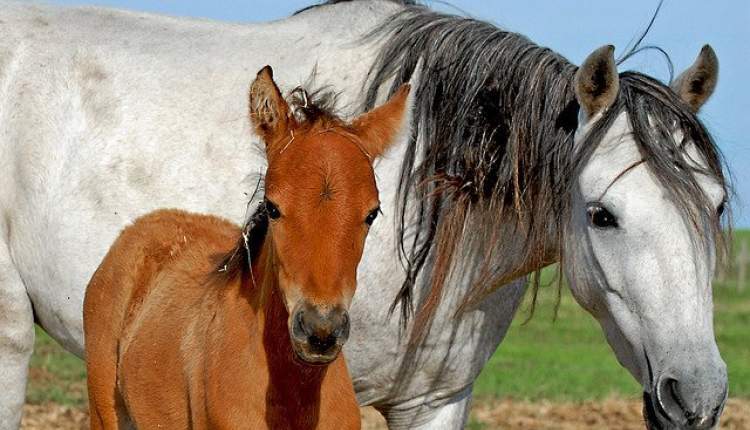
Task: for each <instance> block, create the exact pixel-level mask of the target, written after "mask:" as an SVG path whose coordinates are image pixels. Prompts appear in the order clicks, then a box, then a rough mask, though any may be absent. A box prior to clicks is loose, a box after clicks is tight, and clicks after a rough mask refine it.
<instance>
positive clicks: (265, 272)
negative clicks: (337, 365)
mask: <svg viewBox="0 0 750 430" xmlns="http://www.w3.org/2000/svg"><path fill="white" fill-rule="evenodd" d="M271 246H272V245H271V240H268V239H267V240H266V241H265V243H264V245H263V247H262V249H261V251H260V253H259V255H258V258H257V259H256V261H254V262H253V263H252V267H251V271H250V272H246V273H245V275H244V276H243V281H242V284H243V288H248V289H249V291H250V296H249V300H250V303H251V305H252V306H253V307H254V308H255V309H256V312H257V316H258V329H259V330H260V332H261V333H260V334H261V335H260V336H259V338H260V339H262V350H263V351H264V353H265V355H266V363H267V365H268V372H269V386H268V392H267V394H266V399H267V404H268V407H269V409H273V408H274V407H279V408H281V410H280V411H278V414H274V413H269V414H268V416H267V419H268V420H270V422H269V424H273V422H274V420H276V419H283V420H287V419H292V418H294V417H304V416H307V417H308V418H310V417H313V416H317V415H316V414H317V410H318V407H319V402H320V389H321V385H322V382H323V378H324V376H325V374H326V370H327V366H310V365H306V364H302V363H301V362H300V361H298V359H296V356H295V354H294V351H293V350H292V344H291V339H290V338H289V330H288V327H287V320H288V319H289V312H288V311H287V309H286V305H285V304H284V299H283V297H282V296H281V293H280V290H279V276H278V273H277V269H276V268H277V267H278V265H277V264H275V261H274V258H275V257H274V253H273V251H272V250H271ZM251 274H252V276H251ZM290 399H299V400H300V401H299V402H296V403H295V405H296V407H298V408H301V409H302V411H296V412H293V411H290V410H289V409H288V408H289V407H290V403H294V402H290ZM275 405H276V406H275ZM277 424H279V426H275V425H271V426H270V427H271V428H276V427H284V425H281V422H277ZM293 427H294V428H303V426H301V425H300V426H293Z"/></svg>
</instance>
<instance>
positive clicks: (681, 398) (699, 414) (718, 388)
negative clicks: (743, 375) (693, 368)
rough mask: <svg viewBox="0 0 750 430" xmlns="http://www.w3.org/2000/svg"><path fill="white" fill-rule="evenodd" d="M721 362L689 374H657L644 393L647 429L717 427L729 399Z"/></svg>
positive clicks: (696, 429)
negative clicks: (650, 387)
mask: <svg viewBox="0 0 750 430" xmlns="http://www.w3.org/2000/svg"><path fill="white" fill-rule="evenodd" d="M721 364H722V365H721V366H716V367H714V368H711V369H708V370H706V371H704V372H690V373H689V375H690V377H688V376H687V374H686V375H685V376H684V378H680V377H672V376H665V375H662V376H660V377H659V378H657V379H656V380H655V381H654V383H653V387H652V391H651V393H648V392H644V393H643V417H644V418H645V420H646V426H647V427H648V429H649V430H667V429H688V430H709V429H713V428H715V427H717V426H718V424H719V417H720V416H721V413H722V411H723V410H724V404H725V403H726V400H727V376H726V375H727V373H726V367H725V366H724V364H723V362H722V363H721ZM668 375H669V374H668Z"/></svg>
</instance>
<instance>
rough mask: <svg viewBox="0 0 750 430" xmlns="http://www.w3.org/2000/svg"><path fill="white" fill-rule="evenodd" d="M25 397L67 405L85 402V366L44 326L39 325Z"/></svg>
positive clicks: (33, 401)
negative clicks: (51, 336) (47, 332)
mask: <svg viewBox="0 0 750 430" xmlns="http://www.w3.org/2000/svg"><path fill="white" fill-rule="evenodd" d="M29 375H30V378H29V386H28V387H27V389H26V401H27V402H29V403H34V404H41V403H47V402H55V403H59V404H62V405H68V406H81V405H84V404H86V402H87V397H86V366H85V364H84V363H83V361H82V360H81V359H79V358H78V357H76V356H74V355H73V354H71V353H69V352H67V351H66V350H64V349H63V348H62V347H61V346H60V345H58V344H57V342H55V341H54V340H52V338H50V337H49V336H48V335H47V334H46V333H45V332H44V331H43V330H42V329H40V328H39V327H37V328H36V345H35V347H34V355H33V356H32V357H31V367H30V369H29Z"/></svg>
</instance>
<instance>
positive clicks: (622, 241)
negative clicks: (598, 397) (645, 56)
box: [0, 0, 727, 429]
mask: <svg viewBox="0 0 750 430" xmlns="http://www.w3.org/2000/svg"><path fill="white" fill-rule="evenodd" d="M334 3H336V4H329V5H323V6H318V7H312V8H309V9H307V10H304V11H301V12H300V13H298V14H296V15H295V16H292V17H290V18H288V19H284V20H281V21H276V22H272V23H268V24H259V25H247V26H243V25H233V24H220V23H214V22H208V21H198V20H188V19H174V18H167V17H160V16H153V15H145V14H138V13H129V12H119V11H110V10H106V9H96V8H79V9H63V8H55V7H47V6H44V7H42V6H33V5H29V4H26V3H2V4H0V34H2V37H1V38H0V166H1V169H0V172H2V177H3V180H2V181H0V215H2V216H0V357H1V358H2V359H1V360H0V386H2V387H3V390H2V391H1V392H0V427H1V428H3V429H5V428H14V427H16V426H17V425H18V423H19V420H20V415H21V410H22V404H23V401H24V387H25V384H26V378H27V365H28V360H29V357H30V355H31V352H32V348H33V343H34V323H35V322H37V323H38V324H40V325H41V326H42V327H43V328H44V329H45V330H46V331H47V332H48V333H50V334H51V335H52V336H53V337H54V338H55V339H57V340H58V341H59V342H60V343H61V344H62V345H64V346H65V347H66V348H67V349H68V350H70V351H72V352H74V353H75V354H77V355H79V356H82V355H83V353H84V351H83V348H82V347H83V331H82V317H81V307H82V302H83V294H84V288H85V286H86V284H87V282H88V280H89V278H90V276H91V274H92V272H93V271H94V269H95V268H96V267H97V265H98V264H99V262H100V260H101V258H102V257H103V256H104V254H105V253H106V251H107V249H108V248H109V246H110V244H111V242H112V241H113V240H114V238H115V237H116V235H117V234H118V232H119V231H120V230H121V229H122V228H123V227H124V226H126V225H128V223H130V222H131V221H132V220H133V219H135V218H136V217H137V216H139V215H141V214H143V213H145V212H148V211H151V210H153V209H156V208H160V207H178V208H183V209H187V210H192V211H200V212H207V213H212V214H217V215H222V216H225V217H228V218H230V219H233V220H235V221H237V222H238V223H240V222H241V221H242V220H243V216H244V207H245V205H244V202H245V200H246V199H247V197H246V196H245V193H248V192H250V191H251V190H252V188H253V186H254V185H255V183H256V177H257V176H256V174H257V173H258V172H260V171H262V170H263V163H264V161H263V157H262V152H260V151H259V150H258V149H257V147H256V145H254V144H253V142H255V143H257V141H258V137H257V136H255V135H254V134H253V133H252V131H251V130H250V129H249V127H248V126H247V124H248V121H247V120H246V118H245V109H246V105H245V103H246V100H245V97H244V94H246V93H247V86H248V82H249V81H250V79H251V77H252V75H253V73H254V71H255V70H257V69H259V68H260V66H262V65H264V64H271V65H273V66H274V68H276V69H277V70H279V71H280V73H279V76H277V78H278V80H279V82H280V83H282V84H283V85H285V86H286V87H287V89H291V88H293V87H295V86H296V85H297V84H299V83H302V82H303V81H304V80H306V79H307V78H308V77H309V75H310V73H311V70H315V78H316V82H317V83H318V84H319V85H320V86H330V87H331V88H334V89H335V90H337V91H340V94H339V107H340V108H341V109H342V110H343V111H344V113H347V114H355V113H357V112H360V111H361V110H363V109H365V108H367V107H368V106H372V105H373V104H375V103H377V102H379V101H380V100H384V99H385V98H386V97H387V96H388V95H389V93H392V92H393V91H394V89H395V88H397V87H398V86H399V85H400V84H401V83H403V82H407V81H411V83H412V85H413V88H414V90H413V93H412V96H411V100H410V109H411V115H412V117H411V118H412V120H411V122H410V124H411V127H410V128H411V129H410V130H409V132H408V133H405V134H404V137H403V139H402V140H401V142H400V144H398V145H397V146H396V147H395V148H394V149H393V150H392V151H391V152H390V153H389V154H388V155H387V156H386V157H385V159H383V160H382V161H381V162H380V163H379V164H378V166H377V175H378V179H379V184H378V186H379V188H380V190H381V200H382V207H383V211H384V215H383V217H382V219H379V220H378V222H377V223H375V225H374V227H373V229H372V231H371V233H370V237H369V239H368V242H367V247H366V250H365V255H364V258H363V261H362V264H361V266H360V272H359V285H360V288H359V290H358V292H357V296H356V297H355V300H354V303H353V307H354V308H353V310H352V315H356V316H357V318H358V319H356V320H354V321H352V337H351V340H350V342H349V343H348V345H347V351H346V353H347V357H348V360H349V366H350V369H351V373H352V376H353V379H354V382H355V388H356V390H357V395H358V399H359V401H360V403H361V404H363V405H374V406H375V407H376V408H378V409H379V410H380V411H381V412H382V413H383V414H384V415H385V417H386V418H387V420H388V423H389V425H390V427H391V428H394V429H396V428H423V429H439V428H443V429H457V428H461V426H462V425H463V424H464V422H465V420H466V417H467V413H468V406H469V402H470V398H471V390H472V384H473V382H474V379H475V378H476V376H477V374H478V373H479V372H480V370H481V369H482V367H483V366H484V364H485V363H486V361H487V360H488V359H489V357H490V355H491V354H492V352H493V351H494V350H495V349H496V347H497V345H498V344H499V343H500V342H501V340H502V339H503V336H504V335H505V333H506V330H507V329H508V326H509V325H510V322H511V320H512V318H513V316H514V313H515V311H516V308H517V307H518V304H519V302H520V300H521V298H522V295H523V294H524V284H525V277H526V275H528V274H529V273H532V272H535V271H537V270H539V269H540V268H541V267H543V266H546V265H548V264H550V263H553V262H556V261H559V262H561V267H562V268H563V269H564V271H565V273H566V275H567V278H568V280H569V281H570V285H571V289H572V291H573V294H574V296H575V297H576V299H577V300H578V302H579V303H580V304H581V305H582V306H583V307H584V308H585V309H587V310H588V311H589V312H590V313H591V314H592V315H593V316H594V317H595V318H596V319H597V320H598V321H599V322H600V324H601V326H602V328H603V330H604V333H605V335H606V337H607V340H608V341H609V343H610V345H611V346H612V348H613V350H614V352H615V354H616V355H617V358H618V360H619V361H620V362H621V363H622V364H623V366H625V367H626V368H627V369H628V370H629V371H630V372H631V373H632V375H633V376H634V377H635V378H636V379H637V380H638V381H639V382H640V383H641V384H642V387H643V391H644V415H645V417H646V421H647V423H648V424H649V425H650V426H651V427H653V428H673V427H679V428H694V429H704V428H711V427H713V426H715V425H716V424H717V423H718V418H719V416H720V414H721V411H722V408H723V405H724V402H725V400H726V396H727V374H726V368H725V365H724V363H723V361H722V359H721V357H720V355H719V351H718V349H717V347H716V343H715V340H714V333H713V327H712V298H711V278H712V275H713V268H714V263H715V259H716V255H717V253H716V251H715V250H716V249H717V247H718V248H719V249H720V248H721V246H720V245H721V239H722V237H721V224H720V218H721V217H722V212H723V208H724V207H725V204H724V201H725V199H726V196H727V183H726V180H725V178H724V176H723V174H722V167H721V161H720V158H719V155H718V153H717V149H716V147H715V146H714V144H713V142H712V141H711V138H710V136H709V135H708V134H707V132H706V130H705V128H704V127H703V125H702V124H701V123H700V121H699V120H698V119H697V117H696V112H697V111H698V109H699V108H700V107H701V105H702V104H703V103H704V102H705V101H706V99H707V98H708V97H709V96H710V94H711V92H712V91H713V88H714V86H715V83H716V80H717V73H718V62H717V60H716V57H715V55H714V53H713V51H712V50H711V48H709V47H705V48H704V49H703V50H702V51H701V53H700V55H699V56H698V59H697V60H696V62H695V64H694V65H693V66H691V67H690V68H688V69H687V70H686V71H684V72H683V74H682V75H680V77H679V78H678V79H677V80H676V81H675V82H674V83H673V84H672V86H671V88H670V87H668V86H665V85H663V84H661V83H660V82H657V81H656V80H654V79H652V78H650V77H648V76H644V75H641V74H638V73H633V72H624V73H620V74H618V72H617V70H616V63H615V60H614V57H613V48H612V47H603V48H600V49H598V50H596V51H594V52H593V53H592V54H591V55H590V56H589V58H588V59H587V60H586V61H585V63H584V64H583V65H582V66H581V67H576V66H574V65H573V64H571V63H569V62H568V61H567V60H565V59H564V58H562V57H561V56H559V55H557V54H556V53H554V52H552V51H550V50H549V49H545V48H542V47H539V46H537V45H535V44H533V43H531V42H530V41H528V40H527V39H525V38H524V37H523V36H520V35H518V34H514V33H509V32H505V31H502V30H500V29H498V28H496V27H494V26H492V25H490V24H487V23H484V22H480V21H477V20H472V19H466V18H461V17H454V16H448V15H443V14H440V13H436V12H432V11H430V10H428V9H426V8H423V7H420V6H415V5H410V4H400V3H395V2H387V1H382V0H380V1H370V2H364V1H352V2H334ZM243 175H246V176H245V177H246V179H245V180H244V181H238V180H237V178H238V177H243ZM500 286H503V288H499V287H500ZM394 299H396V300H398V301H399V302H400V303H398V304H396V305H395V307H392V305H393V304H394ZM399 309H401V310H403V311H399ZM391 310H395V311H396V312H393V313H392V312H390V311H391ZM411 310H414V313H413V314H412V312H411ZM155 383H158V382H156V381H155Z"/></svg>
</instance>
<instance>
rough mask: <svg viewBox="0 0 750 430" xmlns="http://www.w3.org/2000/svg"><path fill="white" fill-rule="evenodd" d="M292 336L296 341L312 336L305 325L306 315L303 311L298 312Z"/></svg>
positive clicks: (293, 324)
mask: <svg viewBox="0 0 750 430" xmlns="http://www.w3.org/2000/svg"><path fill="white" fill-rule="evenodd" d="M292 336H293V337H294V338H296V339H305V338H307V337H308V336H310V331H309V329H308V328H307V326H306V325H305V314H304V313H303V312H302V311H299V312H297V314H296V315H295V316H294V322H293V323H292Z"/></svg>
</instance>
